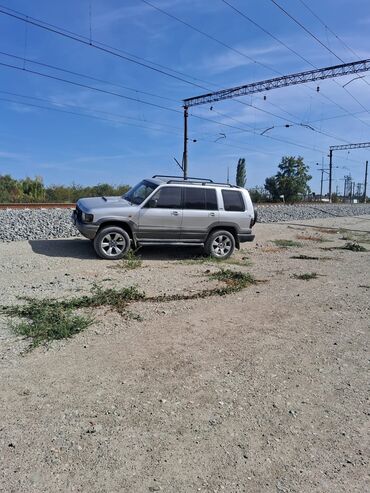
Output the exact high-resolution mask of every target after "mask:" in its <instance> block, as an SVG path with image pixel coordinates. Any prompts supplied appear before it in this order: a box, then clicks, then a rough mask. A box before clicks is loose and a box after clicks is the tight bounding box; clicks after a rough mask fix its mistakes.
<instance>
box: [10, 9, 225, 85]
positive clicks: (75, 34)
mask: <svg viewBox="0 0 370 493" xmlns="http://www.w3.org/2000/svg"><path fill="white" fill-rule="evenodd" d="M0 8H3V9H5V10H8V11H9V12H13V13H15V14H18V15H20V16H22V17H23V20H25V19H31V20H32V21H36V22H38V23H41V24H42V25H44V26H48V27H52V28H55V29H59V30H61V31H63V32H65V33H67V34H72V35H74V36H78V37H79V38H81V39H84V40H86V41H88V42H89V44H90V42H92V41H94V43H96V44H98V45H99V46H103V47H104V48H109V49H111V50H114V51H116V52H119V53H123V54H124V55H127V56H129V57H132V58H136V59H137V60H140V61H143V62H146V63H150V64H151V65H153V66H155V67H159V68H162V69H165V70H169V71H170V72H173V73H174V74H178V75H181V76H184V77H188V78H189V79H193V80H197V81H199V82H203V83H205V84H209V85H211V86H215V87H216V84H213V83H212V82H209V81H206V80H203V79H200V78H199V77H194V76H192V75H189V74H185V73H184V72H181V71H179V70H175V69H173V68H171V67H167V66H166V65H162V64H160V63H156V62H153V61H151V60H148V59H146V58H143V57H141V56H138V55H134V54H133V53H129V52H127V51H125V50H122V49H121V48H117V47H116V46H111V45H109V44H107V43H102V42H101V41H97V40H96V39H95V40H92V39H90V37H87V36H84V35H83V34H78V33H75V32H73V31H69V30H67V29H65V28H61V27H59V26H56V25H55V24H51V23H48V22H46V21H43V20H41V19H36V18H35V17H31V16H29V15H27V14H24V13H22V12H19V11H18V10H14V9H11V8H9V7H6V6H4V5H0ZM39 27H42V26H39Z"/></svg>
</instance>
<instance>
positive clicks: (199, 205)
mask: <svg viewBox="0 0 370 493" xmlns="http://www.w3.org/2000/svg"><path fill="white" fill-rule="evenodd" d="M184 209H197V210H208V211H215V210H217V197H216V190H213V189H211V188H191V187H189V188H188V187H186V188H185V187H184Z"/></svg>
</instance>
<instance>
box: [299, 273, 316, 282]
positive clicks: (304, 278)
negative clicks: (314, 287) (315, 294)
mask: <svg viewBox="0 0 370 493" xmlns="http://www.w3.org/2000/svg"><path fill="white" fill-rule="evenodd" d="M318 276H319V275H318V274H317V273H316V272H311V273H309V272H306V273H305V274H293V277H294V279H300V280H301V281H309V280H310V279H317V278H318Z"/></svg>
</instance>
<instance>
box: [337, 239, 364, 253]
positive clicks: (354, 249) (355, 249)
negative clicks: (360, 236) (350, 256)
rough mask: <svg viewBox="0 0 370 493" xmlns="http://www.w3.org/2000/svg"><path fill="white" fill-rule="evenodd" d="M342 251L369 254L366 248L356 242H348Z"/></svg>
mask: <svg viewBox="0 0 370 493" xmlns="http://www.w3.org/2000/svg"><path fill="white" fill-rule="evenodd" d="M340 248H341V249H342V250H351V252H367V250H366V248H365V247H363V246H362V245H359V244H358V243H357V242H356V241H348V242H347V243H346V244H345V245H344V246H342V247H340Z"/></svg>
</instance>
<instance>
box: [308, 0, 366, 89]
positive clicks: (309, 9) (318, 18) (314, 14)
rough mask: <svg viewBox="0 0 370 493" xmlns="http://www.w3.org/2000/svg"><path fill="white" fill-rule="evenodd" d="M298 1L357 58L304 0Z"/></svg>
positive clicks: (353, 51)
mask: <svg viewBox="0 0 370 493" xmlns="http://www.w3.org/2000/svg"><path fill="white" fill-rule="evenodd" d="M299 2H301V4H302V5H304V7H306V9H307V10H308V11H309V12H310V13H311V14H312V15H313V16H314V17H315V18H316V19H317V20H318V21H319V22H320V24H322V25H323V26H324V27H325V29H326V30H327V31H329V32H330V33H331V34H332V35H333V36H334V37H335V38H336V39H337V40H338V41H339V42H340V43H342V45H343V46H345V47H346V48H347V50H348V51H350V52H351V53H352V55H354V56H355V57H358V58H359V55H358V53H356V52H355V50H353V49H352V48H351V47H350V46H348V44H347V43H346V42H345V41H343V39H342V38H341V37H340V36H338V34H337V33H335V32H334V31H333V30H332V29H330V27H329V26H328V25H327V24H326V23H325V22H324V21H323V20H322V19H321V18H320V17H319V16H318V15H317V14H316V12H314V11H313V10H312V9H311V7H309V6H308V5H307V3H306V2H304V1H303V0H299ZM363 82H365V84H367V85H368V86H370V83H369V82H368V81H367V80H365V79H364V80H363Z"/></svg>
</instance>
